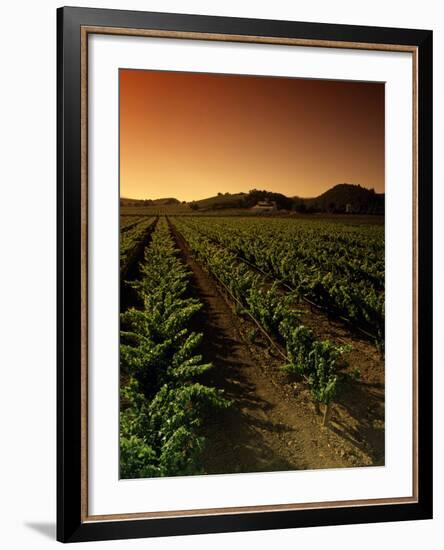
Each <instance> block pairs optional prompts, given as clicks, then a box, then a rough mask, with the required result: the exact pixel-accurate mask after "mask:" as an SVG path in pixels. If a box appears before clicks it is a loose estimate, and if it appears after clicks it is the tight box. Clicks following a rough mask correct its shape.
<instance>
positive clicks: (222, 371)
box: [170, 226, 365, 474]
mask: <svg viewBox="0 0 444 550" xmlns="http://www.w3.org/2000/svg"><path fill="white" fill-rule="evenodd" d="M170 227H171V230H172V233H173V236H174V238H175V241H176V244H177V246H178V248H179V249H180V252H181V257H182V259H183V261H184V262H185V263H186V264H187V265H188V267H189V268H190V270H191V272H192V277H191V282H192V284H191V291H192V293H193V294H194V295H195V296H196V297H198V298H199V300H200V301H201V302H202V303H203V309H202V310H201V312H199V314H198V315H197V316H196V321H195V326H194V327H193V328H194V329H195V330H198V331H199V332H203V333H204V338H203V342H202V353H203V355H204V360H205V361H211V362H212V363H213V365H214V368H213V369H212V370H211V371H209V372H208V374H207V377H206V379H205V382H206V383H208V384H211V385H213V386H215V387H217V388H221V389H223V390H224V392H225V394H226V396H227V397H228V398H230V399H231V400H232V401H233V404H232V406H231V407H230V408H229V409H228V410H226V411H222V412H219V411H218V412H217V413H215V414H214V415H213V416H212V417H211V418H210V419H209V422H208V423H207V425H206V426H205V428H204V434H205V436H206V437H207V445H206V449H205V451H204V455H203V466H204V469H205V471H206V472H207V473H209V474H216V473H234V472H258V471H278V470H300V469H317V468H339V467H347V466H352V465H357V464H356V456H355V455H353V457H354V460H352V461H351V460H350V456H352V455H351V454H350V452H349V450H350V449H345V450H344V446H343V444H342V442H341V441H339V439H338V437H337V435H336V434H335V433H334V432H332V431H331V430H329V429H325V428H321V426H320V417H319V416H318V415H317V414H315V412H314V406H313V404H312V401H311V399H310V396H309V393H308V390H307V389H306V388H304V387H302V386H300V385H298V384H296V383H292V384H289V382H288V377H287V376H286V375H285V374H284V373H283V372H282V370H281V366H282V364H283V361H282V359H281V358H280V357H278V356H277V355H274V353H273V351H272V350H270V347H269V345H268V344H267V343H266V342H265V341H261V339H260V337H258V336H255V340H254V342H251V341H249V340H248V338H247V337H246V336H245V335H246V333H247V332H248V331H249V330H251V327H250V326H249V323H248V321H247V320H245V319H244V318H243V317H242V316H238V315H236V314H235V312H233V308H232V307H231V306H230V305H229V302H228V301H227V300H226V299H225V298H224V297H223V295H222V293H221V291H220V290H219V289H218V287H217V286H216V283H215V282H214V281H213V279H212V278H211V277H210V276H209V275H208V274H207V273H206V272H205V270H204V269H203V268H202V267H201V266H200V265H199V263H197V262H196V261H195V259H194V258H193V256H192V254H191V252H190V250H189V248H188V245H187V243H186V242H185V240H184V239H183V238H182V236H181V235H180V234H179V233H178V232H177V231H176V230H175V229H174V227H173V226H170ZM360 462H363V461H362V460H360ZM364 462H365V461H364ZM362 465H364V464H362Z"/></svg>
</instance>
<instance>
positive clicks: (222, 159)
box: [120, 69, 384, 201]
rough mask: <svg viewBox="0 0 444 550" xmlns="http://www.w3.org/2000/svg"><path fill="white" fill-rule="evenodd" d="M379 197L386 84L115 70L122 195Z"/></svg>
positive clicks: (156, 196)
mask: <svg viewBox="0 0 444 550" xmlns="http://www.w3.org/2000/svg"><path fill="white" fill-rule="evenodd" d="M337 183H356V184H360V185H361V186H363V187H369V188H370V187H373V188H374V189H375V191H377V192H384V84H381V83H354V82H341V81H327V80H306V79H296V78H291V79H290V78H274V77H256V76H254V77H252V76H232V75H217V74H197V73H180V72H162V71H145V70H128V69H121V70H120V196H121V197H126V198H134V199H156V198H162V197H175V198H177V199H179V200H181V201H183V200H185V201H190V200H197V199H201V198H206V197H210V196H213V195H216V194H217V193H218V192H223V193H226V192H230V193H237V192H240V191H244V192H247V191H249V190H250V189H253V188H257V189H267V190H268V191H275V192H279V193H283V194H285V195H287V196H295V195H297V196H301V197H315V196H317V195H319V194H321V193H323V192H324V191H326V190H327V189H329V188H330V187H332V186H333V185H336V184H337Z"/></svg>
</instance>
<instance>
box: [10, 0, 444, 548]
mask: <svg viewBox="0 0 444 550" xmlns="http://www.w3.org/2000/svg"><path fill="white" fill-rule="evenodd" d="M74 4H77V5H81V6H94V7H108V8H125V9H139V10H153V11H171V12H186V13H201V14H209V15H210V14H211V15H226V16H238V17H259V18H266V19H267V18H274V19H293V20H299V21H318V22H327V23H349V24H357V25H379V26H397V27H416V28H428V29H430V28H431V29H433V30H434V31H435V98H440V97H441V98H442V97H444V82H443V70H442V67H443V59H442V51H443V32H444V19H443V17H442V16H441V15H440V11H439V7H440V3H439V2H436V1H435V0H422V1H421V2H417V1H416V0H415V1H412V0H404V1H403V2H395V1H392V2H389V1H387V0H372V1H371V2H357V1H356V0H334V1H333V2H332V1H331V0H330V1H329V0H311V1H310V2H297V3H296V2H292V1H284V0H274V1H273V2H269V1H267V2H258V0H255V1H253V2H251V1H247V0H244V1H243V2H239V1H235V0H217V1H213V2H208V1H205V0H182V1H181V0H164V1H160V0H157V1H142V0H140V1H136V0H133V1H126V2H124V1H123V0H115V1H113V0H109V1H108V2H102V1H99V0H97V1H95V2H93V3H91V2H81V1H80V0H78V1H77V2H74ZM59 5H61V4H59V3H58V2H55V1H53V0H47V1H45V2H31V1H29V0H22V1H21V2H9V3H7V4H4V5H2V31H1V33H0V40H1V50H0V51H1V56H2V71H1V73H0V74H1V84H0V94H1V101H0V136H1V138H0V139H1V152H2V161H1V168H2V172H1V173H2V178H1V192H2V195H1V199H2V200H1V203H0V209H1V210H0V236H1V237H0V238H1V248H0V250H1V261H2V270H1V271H0V279H1V282H2V284H1V285H0V312H1V315H0V323H1V327H0V334H1V336H2V338H1V347H0V354H1V357H0V365H1V372H2V378H1V382H0V387H1V396H0V407H1V411H0V418H1V422H2V424H1V431H0V441H1V448H2V451H1V453H0V476H1V485H0V517H1V520H2V521H1V527H0V542H1V544H2V547H4V548H7V549H8V550H9V549H11V550H12V549H15V548H32V549H37V550H38V549H41V548H47V547H49V546H51V545H54V544H56V543H55V540H54V538H55V528H54V521H55V326H56V321H55V227H56V226H55V149H56V135H55V134H56V132H55V123H56V121H55V110H56V106H55V102H56V81H55V43H56V41H55V19H56V15H55V9H56V7H58V6H59ZM443 124H444V120H443V106H442V101H440V100H439V99H438V100H437V101H435V152H436V153H435V157H436V163H435V181H436V182H438V181H440V180H441V181H442V179H443V176H444V174H443V163H442V161H441V158H442V154H441V155H439V154H438V152H440V151H442V150H443V147H444V142H443V131H442V129H443ZM439 156H440V157H441V158H438V157H439ZM443 202H444V192H443V190H442V186H440V187H439V186H438V185H436V186H435V212H437V211H438V208H437V206H436V205H438V204H443ZM442 218H443V217H442V216H441V219H440V220H437V224H436V228H437V231H439V235H440V237H441V238H442V237H443V230H444V226H443V221H442ZM437 241H438V236H436V237H435V253H436V254H437V253H438V244H437ZM441 250H442V246H441ZM435 258H436V260H435V271H436V273H435V281H438V280H439V279H441V280H444V265H443V257H442V254H441V255H440V257H439V258H438V257H437V256H435ZM439 309H441V311H439ZM443 309H444V303H443V290H442V286H441V289H438V288H437V284H436V283H435V319H436V328H435V338H436V340H438V336H439V334H440V333H442V330H443V327H444V325H443V316H442V311H443ZM438 323H439V324H438ZM439 347H440V346H439V345H438V346H436V357H435V365H436V368H435V371H436V375H435V388H439V387H442V384H443V378H444V377H443V375H442V369H439V368H437V367H438V365H440V364H442V362H443V360H444V355H443V352H442V349H441V350H440V349H438V348H439ZM440 397H441V396H440V395H439V393H438V391H436V401H435V403H436V417H435V433H436V437H435V453H436V456H435V464H439V463H440V462H441V463H442V462H443V440H442V433H443V429H442V426H441V425H440V421H441V420H442V419H443V400H442V398H441V399H439V398H440ZM438 401H439V402H438ZM439 433H440V434H441V436H440V437H439V438H438V434H439ZM435 487H436V489H435V491H436V497H435V502H436V504H435V507H436V513H435V516H436V519H435V520H434V521H427V522H411V523H399V524H395V523H393V524H379V525H357V526H339V527H328V528H326V527H324V528H316V529H300V530H285V531H268V532H259V533H241V534H231V533H230V534H224V535H211V536H208V535H201V536H197V537H180V538H168V539H158V540H151V541H150V542H149V544H150V547H151V548H156V549H161V548H162V549H163V548H165V549H176V548H181V549H184V550H186V549H188V548H189V549H191V548H192V549H193V550H199V549H200V548H202V549H204V548H207V547H208V546H211V547H212V548H214V549H217V548H226V547H227V546H228V545H229V546H231V547H234V548H237V547H241V546H250V545H251V546H254V547H256V548H269V547H270V546H278V547H279V548H294V547H295V546H296V545H297V546H299V547H301V548H308V547H310V548H319V547H322V546H323V545H325V546H326V547H328V548H329V550H335V549H341V550H346V549H348V548H350V549H351V548H355V547H356V546H359V548H360V549H362V550H364V549H367V548H368V549H372V550H374V548H375V547H378V546H379V547H381V548H388V547H389V545H393V544H395V545H396V546H397V547H401V546H402V547H403V548H404V549H406V550H407V549H417V548H418V547H421V546H422V547H424V546H427V547H428V548H438V547H440V544H442V538H443V535H444V520H443V503H442V500H443V499H442V497H443V476H442V471H441V470H440V469H439V468H436V470H435ZM440 539H441V540H440ZM146 544H147V542H146V541H143V540H142V541H130V542H129V541H125V542H105V543H97V545H100V546H102V547H111V546H112V547H118V548H127V547H128V548H142V547H145V546H146ZM87 546H90V544H87Z"/></svg>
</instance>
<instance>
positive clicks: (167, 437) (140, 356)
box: [120, 219, 229, 478]
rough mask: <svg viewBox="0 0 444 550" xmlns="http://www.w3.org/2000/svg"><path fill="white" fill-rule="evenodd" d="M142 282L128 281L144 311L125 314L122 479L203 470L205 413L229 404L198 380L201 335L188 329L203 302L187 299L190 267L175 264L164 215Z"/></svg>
mask: <svg viewBox="0 0 444 550" xmlns="http://www.w3.org/2000/svg"><path fill="white" fill-rule="evenodd" d="M140 272H141V279H140V280H139V281H137V282H136V283H134V284H133V286H134V288H135V289H136V291H137V294H138V296H139V299H140V301H141V303H143V309H141V310H137V309H135V308H131V309H129V310H128V311H126V312H125V313H124V314H122V323H123V325H124V326H125V327H127V330H124V331H122V332H121V339H122V343H121V347H120V349H121V368H122V372H124V373H125V374H126V375H128V376H129V383H128V384H126V385H125V387H123V388H122V391H121V403H122V408H121V414H120V447H121V449H120V453H121V454H120V468H121V475H122V477H127V478H133V477H147V476H149V477H157V476H173V475H185V474H193V473H200V472H201V471H202V468H201V466H200V465H199V455H200V453H201V450H202V448H203V445H204V438H203V437H202V436H201V435H200V433H199V428H200V426H201V423H202V418H203V417H204V415H205V414H207V413H208V412H209V410H210V409H215V408H216V409H217V408H224V407H227V406H229V401H228V400H226V399H225V398H224V397H223V395H222V392H220V391H216V390H215V389H214V388H210V387H207V386H204V385H202V384H201V383H199V382H198V378H199V376H201V375H202V374H203V373H204V372H206V371H207V370H208V369H210V368H211V366H212V365H211V364H206V363H202V356H201V355H200V354H198V353H196V350H197V348H198V346H199V344H200V342H201V339H202V334H198V333H196V332H193V331H190V329H189V325H190V322H191V319H192V317H193V316H194V315H195V313H196V312H198V311H199V310H200V309H201V307H202V305H201V304H200V303H199V302H198V301H197V300H195V299H192V298H186V297H185V294H186V291H187V286H188V278H189V272H188V271H187V269H186V268H185V266H184V265H183V264H182V263H181V262H180V261H179V259H178V258H177V255H176V250H175V247H174V243H173V241H172V238H171V236H170V234H169V230H168V227H167V223H166V221H165V219H161V220H160V221H159V223H158V225H157V227H156V229H155V231H154V233H153V236H152V241H151V244H150V246H149V247H147V248H146V249H145V255H144V260H143V262H142V265H141V266H140Z"/></svg>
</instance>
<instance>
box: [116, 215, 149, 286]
mask: <svg viewBox="0 0 444 550" xmlns="http://www.w3.org/2000/svg"><path fill="white" fill-rule="evenodd" d="M155 222H156V218H154V217H152V216H150V217H142V218H140V219H139V221H138V222H137V223H136V224H133V225H130V226H129V227H128V226H127V228H126V229H125V231H124V232H121V233H120V274H121V276H122V277H125V276H126V273H127V271H128V267H129V265H130V264H131V261H132V259H133V258H134V256H135V255H136V253H137V251H138V247H139V246H140V245H141V244H143V241H144V240H145V238H146V237H147V235H148V233H149V231H150V230H151V229H153V227H154V224H155Z"/></svg>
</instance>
